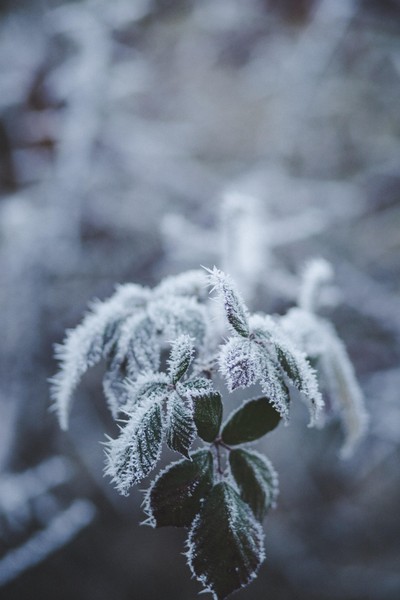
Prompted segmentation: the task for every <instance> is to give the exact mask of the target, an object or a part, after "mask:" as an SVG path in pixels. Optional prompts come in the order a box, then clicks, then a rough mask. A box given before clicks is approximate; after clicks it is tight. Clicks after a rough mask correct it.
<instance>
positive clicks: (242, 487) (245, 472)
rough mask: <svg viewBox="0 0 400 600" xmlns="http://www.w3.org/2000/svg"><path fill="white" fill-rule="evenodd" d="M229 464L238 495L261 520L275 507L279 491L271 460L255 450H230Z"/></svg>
mask: <svg viewBox="0 0 400 600" xmlns="http://www.w3.org/2000/svg"><path fill="white" fill-rule="evenodd" d="M229 465H230V468H231V472H232V475H233V477H234V480H235V482H236V484H237V486H238V489H239V492H240V496H241V498H242V500H243V501H244V502H246V504H248V505H249V506H250V508H251V509H252V511H253V513H254V515H255V517H256V518H257V519H258V520H259V521H262V520H263V518H264V517H265V515H266V513H267V512H268V510H269V509H270V508H273V507H275V505H276V499H277V497H278V493H279V486H278V475H277V473H276V471H275V469H274V467H273V466H272V464H271V462H270V461H269V460H268V459H267V458H266V457H265V456H263V455H262V454H260V453H259V452H256V451H255V450H251V451H250V450H243V449H236V450H232V452H231V453H230V454H229Z"/></svg>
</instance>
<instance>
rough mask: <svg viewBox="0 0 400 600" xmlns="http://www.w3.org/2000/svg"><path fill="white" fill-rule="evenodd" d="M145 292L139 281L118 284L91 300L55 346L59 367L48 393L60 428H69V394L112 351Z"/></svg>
mask: <svg viewBox="0 0 400 600" xmlns="http://www.w3.org/2000/svg"><path fill="white" fill-rule="evenodd" d="M148 295H149V290H147V289H146V288H142V287H141V286H139V285H134V284H127V285H125V286H120V287H119V288H118V289H117V291H116V293H115V294H114V295H113V296H112V297H111V298H109V299H108V300H106V301H105V302H95V303H93V304H92V309H91V312H89V313H88V314H87V315H86V317H85V318H84V319H83V321H82V323H81V324H80V325H78V327H76V328H75V329H73V330H70V331H68V333H67V336H66V338H65V340H64V342H63V344H60V345H57V346H56V349H55V354H56V358H57V359H58V360H59V361H60V370H59V372H58V373H57V374H56V375H55V376H54V377H53V378H52V379H51V384H52V386H51V395H52V398H53V400H54V406H55V410H56V412H57V415H58V419H59V422H60V425H61V427H62V429H67V428H68V418H69V412H70V406H71V401H72V394H73V393H74V391H75V388H76V387H77V385H78V384H79V381H80V380H81V378H82V376H83V375H84V374H85V372H86V371H87V369H89V368H90V367H92V366H94V365H95V364H96V363H98V362H99V361H100V360H101V359H102V358H104V357H106V356H107V355H108V354H109V353H110V352H111V350H112V346H113V345H114V343H115V341H116V339H115V338H116V332H117V331H118V330H119V327H120V326H121V323H122V322H123V320H124V319H125V318H127V317H128V316H129V315H130V314H131V313H132V311H134V310H135V309H137V308H138V307H141V306H142V305H144V304H145V303H146V301H147V299H148ZM110 341H112V344H110Z"/></svg>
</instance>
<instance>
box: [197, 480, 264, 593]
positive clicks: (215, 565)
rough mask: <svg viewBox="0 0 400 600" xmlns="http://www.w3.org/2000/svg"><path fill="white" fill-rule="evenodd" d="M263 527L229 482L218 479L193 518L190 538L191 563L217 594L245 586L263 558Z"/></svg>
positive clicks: (205, 583) (203, 582)
mask: <svg viewBox="0 0 400 600" xmlns="http://www.w3.org/2000/svg"><path fill="white" fill-rule="evenodd" d="M263 537H264V536H263V530H262V528H261V525H260V523H258V521H256V520H255V518H254V515H253V513H252V512H251V510H250V509H249V507H248V506H247V504H245V503H244V502H243V500H242V499H241V498H240V496H239V494H238V493H237V492H236V491H235V490H234V489H233V488H232V487H231V486H230V485H229V484H228V483H225V482H223V483H218V484H217V485H216V486H214V488H213V489H212V490H211V492H210V494H209V495H208V497H207V498H206V499H205V501H204V504H203V506H202V507H201V510H200V513H199V514H198V515H197V516H196V518H195V519H194V521H193V525H192V528H191V530H190V533H189V538H188V548H189V549H188V552H187V557H188V563H189V567H190V569H191V571H192V573H193V575H195V576H196V577H197V579H198V580H199V581H200V582H201V583H202V584H203V586H204V588H205V589H206V590H207V591H210V592H212V593H213V595H214V598H215V599H217V600H222V599H223V598H226V596H228V595H229V594H230V593H231V592H233V591H235V590H237V589H239V588H242V587H245V586H246V585H248V584H249V583H250V582H251V581H252V580H253V579H254V578H255V577H256V575H257V572H258V569H259V567H260V565H261V563H262V562H263V560H264V547H263Z"/></svg>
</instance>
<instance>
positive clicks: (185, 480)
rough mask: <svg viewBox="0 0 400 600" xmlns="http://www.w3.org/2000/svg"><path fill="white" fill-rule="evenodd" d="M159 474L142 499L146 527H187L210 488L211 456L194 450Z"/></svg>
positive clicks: (211, 481)
mask: <svg viewBox="0 0 400 600" xmlns="http://www.w3.org/2000/svg"><path fill="white" fill-rule="evenodd" d="M190 458H191V460H186V459H183V460H179V461H177V462H174V463H172V464H171V465H169V466H168V467H167V468H166V469H164V470H163V471H161V473H159V474H158V475H157V477H156V478H155V480H154V481H153V482H152V484H151V486H150V488H149V489H148V490H147V492H146V496H145V499H144V502H143V504H144V512H145V513H146V514H147V515H148V519H147V520H146V521H145V524H146V525H150V526H152V527H164V526H168V525H172V526H174V527H189V526H190V525H191V523H192V521H193V519H194V517H195V516H196V514H197V513H198V511H199V509H200V505H201V501H202V500H203V498H204V497H205V496H207V494H208V493H209V491H210V490H211V488H212V485H213V456H212V454H211V452H210V451H209V450H197V451H196V452H193V453H192V454H191V455H190Z"/></svg>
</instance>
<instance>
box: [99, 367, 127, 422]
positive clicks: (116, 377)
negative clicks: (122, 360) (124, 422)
mask: <svg viewBox="0 0 400 600" xmlns="http://www.w3.org/2000/svg"><path fill="white" fill-rule="evenodd" d="M126 377H127V373H126V369H125V365H124V364H119V365H116V366H110V368H109V370H108V371H106V373H105V375H104V378H103V392H104V395H105V397H106V400H107V404H108V407H109V409H110V411H111V414H112V416H113V417H114V419H116V418H117V417H118V414H119V412H120V411H121V409H122V407H123V406H124V405H125V404H126V402H127V400H128V389H127V386H126Z"/></svg>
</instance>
